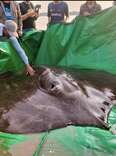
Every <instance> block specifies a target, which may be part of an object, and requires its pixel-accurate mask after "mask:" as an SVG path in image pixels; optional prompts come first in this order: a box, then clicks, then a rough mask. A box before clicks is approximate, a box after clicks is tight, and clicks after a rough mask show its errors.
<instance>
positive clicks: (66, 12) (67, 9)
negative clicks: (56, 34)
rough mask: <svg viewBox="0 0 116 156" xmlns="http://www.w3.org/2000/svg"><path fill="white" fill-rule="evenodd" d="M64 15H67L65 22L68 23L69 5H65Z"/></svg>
mask: <svg viewBox="0 0 116 156" xmlns="http://www.w3.org/2000/svg"><path fill="white" fill-rule="evenodd" d="M64 13H65V17H64V22H66V21H67V19H68V18H69V8H68V4H67V3H64Z"/></svg>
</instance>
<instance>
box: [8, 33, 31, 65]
mask: <svg viewBox="0 0 116 156" xmlns="http://www.w3.org/2000/svg"><path fill="white" fill-rule="evenodd" d="M10 41H11V43H12V45H13V47H14V48H15V49H16V51H17V53H18V54H19V56H20V57H21V59H22V60H23V62H24V63H25V64H26V65H27V64H29V61H28V57H27V55H26V53H25V51H24V49H23V48H22V47H21V45H20V44H19V42H18V40H17V38H16V37H14V36H11V37H10Z"/></svg>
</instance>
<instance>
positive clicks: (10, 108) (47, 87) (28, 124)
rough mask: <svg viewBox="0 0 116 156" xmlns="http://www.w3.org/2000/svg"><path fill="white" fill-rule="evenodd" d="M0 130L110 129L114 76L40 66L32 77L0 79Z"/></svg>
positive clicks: (114, 84) (115, 78) (26, 132)
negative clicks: (68, 127) (73, 126)
mask: <svg viewBox="0 0 116 156" xmlns="http://www.w3.org/2000/svg"><path fill="white" fill-rule="evenodd" d="M0 81H1V83H0V89H1V92H0V131H2V132H7V133H15V134H28V133H39V132H46V131H49V130H54V129H58V128H64V127H66V126H69V125H75V126H93V127H98V128H101V129H106V130H109V129H110V126H109V124H108V117H109V113H110V112H111V110H112V107H113V106H114V105H115V104H116V101H115V99H116V96H115V95H116V76H115V75H112V74H109V73H106V72H102V71H96V70H77V69H69V68H68V69H67V68H49V67H40V68H38V70H37V72H36V76H34V77H32V78H24V79H21V78H20V77H18V78H15V77H11V78H8V80H4V79H1V80H0Z"/></svg>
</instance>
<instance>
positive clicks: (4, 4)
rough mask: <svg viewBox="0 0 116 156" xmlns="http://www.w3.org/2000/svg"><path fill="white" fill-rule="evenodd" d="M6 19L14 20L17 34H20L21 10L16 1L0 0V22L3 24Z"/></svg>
mask: <svg viewBox="0 0 116 156" xmlns="http://www.w3.org/2000/svg"><path fill="white" fill-rule="evenodd" d="M6 20H13V21H15V22H16V23H17V26H18V29H17V32H18V34H19V35H21V34H22V19H21V12H20V8H19V5H18V3H16V2H15V1H10V0H7V1H5V0H3V1H0V23H2V24H4V23H5V21H6Z"/></svg>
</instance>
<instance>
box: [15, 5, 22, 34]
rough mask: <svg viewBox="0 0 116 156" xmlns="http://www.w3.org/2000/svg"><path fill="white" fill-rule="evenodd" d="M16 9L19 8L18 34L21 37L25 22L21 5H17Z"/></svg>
mask: <svg viewBox="0 0 116 156" xmlns="http://www.w3.org/2000/svg"><path fill="white" fill-rule="evenodd" d="M16 8H17V21H18V23H17V24H18V34H19V36H21V35H22V27H23V22H22V17H21V11H20V7H19V4H17V3H16Z"/></svg>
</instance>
